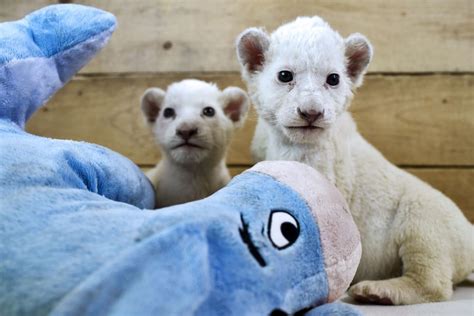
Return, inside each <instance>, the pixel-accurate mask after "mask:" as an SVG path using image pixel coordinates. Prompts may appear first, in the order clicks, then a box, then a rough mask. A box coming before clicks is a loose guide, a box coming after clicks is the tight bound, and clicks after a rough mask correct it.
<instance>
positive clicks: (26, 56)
mask: <svg viewBox="0 0 474 316" xmlns="http://www.w3.org/2000/svg"><path fill="white" fill-rule="evenodd" d="M114 29H115V17H114V16H113V15H112V14H110V13H107V12H105V11H102V10H98V9H95V8H91V7H86V6H81V5H73V4H68V5H53V6H49V7H46V8H44V9H41V10H38V11H35V12H33V13H32V14H30V15H28V16H26V17H25V18H24V19H22V20H19V21H16V22H7V23H1V24H0V43H1V45H0V119H8V120H10V121H13V122H14V123H16V124H18V125H19V126H20V127H24V125H25V122H26V121H27V120H28V119H29V117H30V116H31V115H32V114H33V113H34V112H35V111H36V110H37V109H38V108H39V107H40V106H42V105H43V104H44V103H45V102H46V101H47V100H48V99H49V98H50V97H51V96H52V95H53V94H54V93H55V92H56V91H57V90H59V89H60V88H61V87H62V86H63V85H64V84H65V83H66V82H67V81H68V80H69V79H71V77H72V76H73V75H74V74H75V73H76V72H77V71H79V70H80V69H81V68H82V67H83V66H84V65H85V64H87V62H89V60H90V59H91V58H92V57H93V56H94V55H95V54H96V53H97V52H98V51H99V50H100V49H101V48H102V47H103V46H104V45H105V43H106V42H107V40H108V38H109V37H110V35H111V34H112V32H113V31H114Z"/></svg>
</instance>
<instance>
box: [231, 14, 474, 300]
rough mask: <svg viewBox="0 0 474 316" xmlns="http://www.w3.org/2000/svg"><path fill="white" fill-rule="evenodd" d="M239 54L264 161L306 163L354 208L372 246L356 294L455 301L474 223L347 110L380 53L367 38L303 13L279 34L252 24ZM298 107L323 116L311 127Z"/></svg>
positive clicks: (468, 262) (472, 251)
mask: <svg viewBox="0 0 474 316" xmlns="http://www.w3.org/2000/svg"><path fill="white" fill-rule="evenodd" d="M258 49H261V54H260V55H259V54H257V53H256V51H255V50H257V51H258ZM237 54H238V57H239V61H240V63H241V65H242V76H243V78H244V80H245V81H246V82H247V85H248V90H249V93H250V95H251V98H252V101H253V103H254V104H255V106H256V109H257V112H258V114H259V121H258V124H257V129H256V133H255V136H254V139H253V143H252V151H253V154H254V156H255V158H256V159H257V160H296V161H300V162H304V163H307V164H308V165H310V166H312V167H314V168H316V169H317V170H319V171H320V172H322V173H323V174H324V175H325V176H326V177H327V178H328V179H329V180H330V181H331V182H332V183H334V184H335V185H336V186H337V187H338V188H339V190H341V192H342V193H343V195H344V197H345V198H346V200H347V202H348V203H349V205H350V209H351V213H352V216H353V218H354V220H355V222H356V224H357V227H358V229H359V230H360V233H361V238H362V247H363V250H362V260H361V263H360V265H359V268H358V270H357V274H356V276H355V279H354V283H356V284H355V285H353V286H352V287H351V289H350V294H351V295H352V296H353V297H355V298H357V299H359V300H362V301H370V302H375V303H382V304H385V303H393V304H415V303H422V302H429V301H440V300H446V299H448V298H449V297H450V296H451V294H452V286H453V283H454V284H456V283H458V282H460V281H462V280H463V279H464V278H465V277H466V276H467V275H468V274H469V273H470V272H471V271H472V269H473V268H474V264H473V263H474V258H473V256H474V242H473V239H472V238H473V226H472V225H471V224H470V223H469V222H468V221H467V219H466V218H465V217H464V215H463V214H462V212H461V211H460V210H459V209H458V208H457V206H456V205H455V204H454V203H453V202H452V201H451V200H449V199H448V198H447V197H446V196H444V195H443V194H442V193H440V192H438V191H437V190H435V189H433V188H432V187H430V186H429V185H428V184H426V183H424V182H422V181H420V180H419V179H417V178H415V177H414V176H412V175H410V174H408V173H406V172H405V171H403V170H401V169H399V168H397V167H396V166H394V165H393V164H391V163H390V162H388V161H387V160H386V159H385V158H384V157H383V156H382V155H381V154H380V153H379V152H378V151H377V150H376V149H375V148H374V147H372V146H371V145H370V144H369V143H368V142H367V141H366V140H365V139H364V138H363V137H362V136H361V135H360V134H359V133H358V132H357V129H356V126H355V123H354V121H353V120H352V117H351V115H350V113H349V112H347V111H346V110H347V108H348V107H349V105H350V102H351V99H352V96H353V93H352V91H353V90H354V89H355V88H356V87H358V86H360V85H361V84H362V78H363V75H364V73H365V71H366V69H367V65H368V63H369V62H370V59H371V57H372V47H371V45H370V43H369V42H368V41H367V39H366V38H365V37H364V36H363V35H360V34H353V35H350V36H349V37H348V38H346V39H343V38H342V37H341V36H340V35H339V34H338V33H337V32H335V31H334V30H332V29H331V28H330V27H329V25H328V24H327V23H326V22H324V21H323V20H322V19H320V18H318V17H314V18H298V19H297V20H296V21H294V22H292V23H289V24H286V25H283V26H281V27H280V28H278V29H277V30H276V31H275V32H273V33H272V34H271V35H270V36H269V35H267V34H266V33H265V32H264V31H263V30H261V29H256V28H251V29H248V30H246V31H244V32H243V33H242V34H241V35H240V36H239V38H238V40H237ZM282 70H289V71H292V72H293V73H294V79H293V81H292V82H290V83H282V82H279V80H278V79H277V74H278V72H279V71H282ZM331 73H337V74H339V76H340V82H339V84H338V85H337V86H334V87H332V86H330V85H328V84H327V83H326V78H327V76H328V75H329V74H331ZM298 108H300V109H304V110H305V111H309V110H312V111H314V112H323V114H324V115H323V116H322V117H320V118H319V119H318V120H316V121H315V122H314V123H311V124H310V123H308V122H307V121H306V120H305V119H303V118H302V117H301V116H300V115H299V114H298V110H297V109H298ZM310 125H311V126H312V129H309V128H306V129H302V128H296V129H295V128H292V129H290V128H287V127H288V126H293V127H294V126H310ZM364 280H366V281H364ZM367 280H381V281H367Z"/></svg>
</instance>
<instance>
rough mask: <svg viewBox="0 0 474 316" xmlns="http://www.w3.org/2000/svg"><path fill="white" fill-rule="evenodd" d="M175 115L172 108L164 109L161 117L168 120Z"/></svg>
mask: <svg viewBox="0 0 474 316" xmlns="http://www.w3.org/2000/svg"><path fill="white" fill-rule="evenodd" d="M175 115H176V113H175V111H174V110H173V109H172V108H166V109H164V111H163V116H164V117H165V118H170V117H173V116H175Z"/></svg>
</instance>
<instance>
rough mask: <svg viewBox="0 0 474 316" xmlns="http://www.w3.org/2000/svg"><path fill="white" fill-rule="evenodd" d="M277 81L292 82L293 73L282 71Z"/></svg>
mask: <svg viewBox="0 0 474 316" xmlns="http://www.w3.org/2000/svg"><path fill="white" fill-rule="evenodd" d="M278 80H279V81H280V82H283V83H288V82H290V81H292V80H293V73H292V72H291V71H288V70H282V71H280V72H279V73H278Z"/></svg>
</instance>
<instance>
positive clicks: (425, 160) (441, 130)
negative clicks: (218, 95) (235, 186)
mask: <svg viewBox="0 0 474 316" xmlns="http://www.w3.org/2000/svg"><path fill="white" fill-rule="evenodd" d="M185 77H187V75H186V74H167V75H154V76H131V77H130V76H127V77H120V76H118V77H116V76H112V77H108V76H106V77H83V78H77V79H75V80H73V81H72V82H71V83H69V84H68V85H67V86H66V87H65V88H64V89H62V90H61V91H59V93H58V94H57V95H56V96H55V97H54V98H53V99H52V100H51V102H50V103H49V104H48V105H47V106H46V107H45V108H43V109H41V110H40V111H39V112H38V113H36V114H35V116H34V117H33V118H32V120H31V121H30V122H29V124H28V126H27V127H28V130H29V131H31V132H33V133H35V134H39V135H44V136H48V137H54V138H65V139H76V140H85V141H89V142H93V143H98V144H101V145H104V146H107V147H109V148H111V149H113V150H115V151H118V152H120V153H122V154H124V155H125V156H127V157H129V158H130V159H132V160H133V161H135V162H136V163H137V164H144V165H150V164H154V163H155V162H156V161H158V159H159V151H158V149H157V147H156V146H155V145H154V141H153V138H152V136H151V133H150V131H149V130H148V128H146V126H145V124H144V121H143V119H142V116H141V112H140V110H139V98H140V96H141V94H142V93H143V91H144V90H145V89H146V88H147V87H150V86H158V87H162V88H166V86H167V85H168V84H169V83H171V82H173V81H177V80H180V79H182V78H185ZM195 77H197V78H199V79H203V80H207V81H213V82H216V83H218V85H219V86H220V87H221V88H223V87H227V86H231V85H237V86H241V87H243V84H242V82H241V80H240V77H239V75H238V74H237V73H229V74H202V75H198V76H195ZM473 83H474V75H454V76H453V75H426V76H380V75H372V76H368V77H367V78H366V82H365V85H364V86H363V87H362V88H361V89H360V90H359V91H358V93H357V95H356V96H355V100H354V103H353V105H352V107H351V110H352V112H353V113H354V117H355V119H356V121H357V122H358V126H359V130H360V131H361V133H362V134H363V135H364V136H365V137H366V138H367V139H368V140H369V141H370V142H371V143H373V144H374V145H375V147H377V148H379V149H380V150H381V151H382V153H384V154H385V155H386V156H387V158H388V159H389V160H391V161H393V162H394V163H396V164H399V165H444V166H473V165H474V137H472V135H474V89H473ZM255 122H256V114H255V112H254V111H253V110H252V112H251V113H250V115H249V118H248V120H247V122H246V125H245V126H244V127H243V128H242V129H241V130H240V131H238V133H237V134H236V135H235V136H234V140H233V143H232V146H231V148H230V149H229V154H228V163H230V164H240V165H247V164H249V163H251V156H250V149H249V147H250V141H251V138H252V136H253V132H254V128H255Z"/></svg>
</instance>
